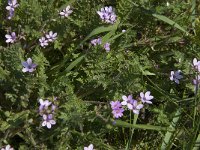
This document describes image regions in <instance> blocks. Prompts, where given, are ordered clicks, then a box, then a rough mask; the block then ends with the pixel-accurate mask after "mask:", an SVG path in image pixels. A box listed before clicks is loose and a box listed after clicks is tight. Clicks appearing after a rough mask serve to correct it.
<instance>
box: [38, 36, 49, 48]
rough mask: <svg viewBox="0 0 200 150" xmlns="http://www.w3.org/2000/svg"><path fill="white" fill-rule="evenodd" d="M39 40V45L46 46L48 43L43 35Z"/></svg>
mask: <svg viewBox="0 0 200 150" xmlns="http://www.w3.org/2000/svg"><path fill="white" fill-rule="evenodd" d="M39 41H40V46H42V47H46V46H47V45H48V40H46V39H45V37H41V38H40V39H39Z"/></svg>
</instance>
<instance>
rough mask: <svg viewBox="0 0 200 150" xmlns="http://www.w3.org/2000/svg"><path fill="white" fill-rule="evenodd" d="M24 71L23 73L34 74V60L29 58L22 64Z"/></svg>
mask: <svg viewBox="0 0 200 150" xmlns="http://www.w3.org/2000/svg"><path fill="white" fill-rule="evenodd" d="M22 65H23V67H24V68H23V69H22V72H33V71H34V70H35V68H36V66H37V65H36V64H34V63H32V59H31V58H28V59H27V61H24V62H22Z"/></svg>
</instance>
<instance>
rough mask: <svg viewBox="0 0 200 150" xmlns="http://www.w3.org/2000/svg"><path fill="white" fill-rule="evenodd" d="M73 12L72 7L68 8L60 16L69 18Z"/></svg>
mask: <svg viewBox="0 0 200 150" xmlns="http://www.w3.org/2000/svg"><path fill="white" fill-rule="evenodd" d="M72 12H73V11H72V10H70V6H67V7H66V8H65V9H63V10H62V11H61V12H60V13H59V14H60V16H61V18H65V17H66V18H67V17H69V15H70V14H71V13H72Z"/></svg>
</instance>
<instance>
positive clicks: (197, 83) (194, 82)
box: [193, 75, 200, 93]
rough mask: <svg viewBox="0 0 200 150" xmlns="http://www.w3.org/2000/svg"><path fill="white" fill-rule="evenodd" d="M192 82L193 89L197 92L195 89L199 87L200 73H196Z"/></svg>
mask: <svg viewBox="0 0 200 150" xmlns="http://www.w3.org/2000/svg"><path fill="white" fill-rule="evenodd" d="M193 84H194V85H195V86H194V91H195V93H197V90H198V87H199V84H200V75H197V76H196V78H195V79H193Z"/></svg>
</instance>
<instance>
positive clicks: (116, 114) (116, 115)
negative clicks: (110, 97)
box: [112, 108, 124, 118]
mask: <svg viewBox="0 0 200 150" xmlns="http://www.w3.org/2000/svg"><path fill="white" fill-rule="evenodd" d="M123 112H124V109H123V108H118V109H113V111H112V114H113V117H114V118H120V117H122V116H123Z"/></svg>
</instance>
